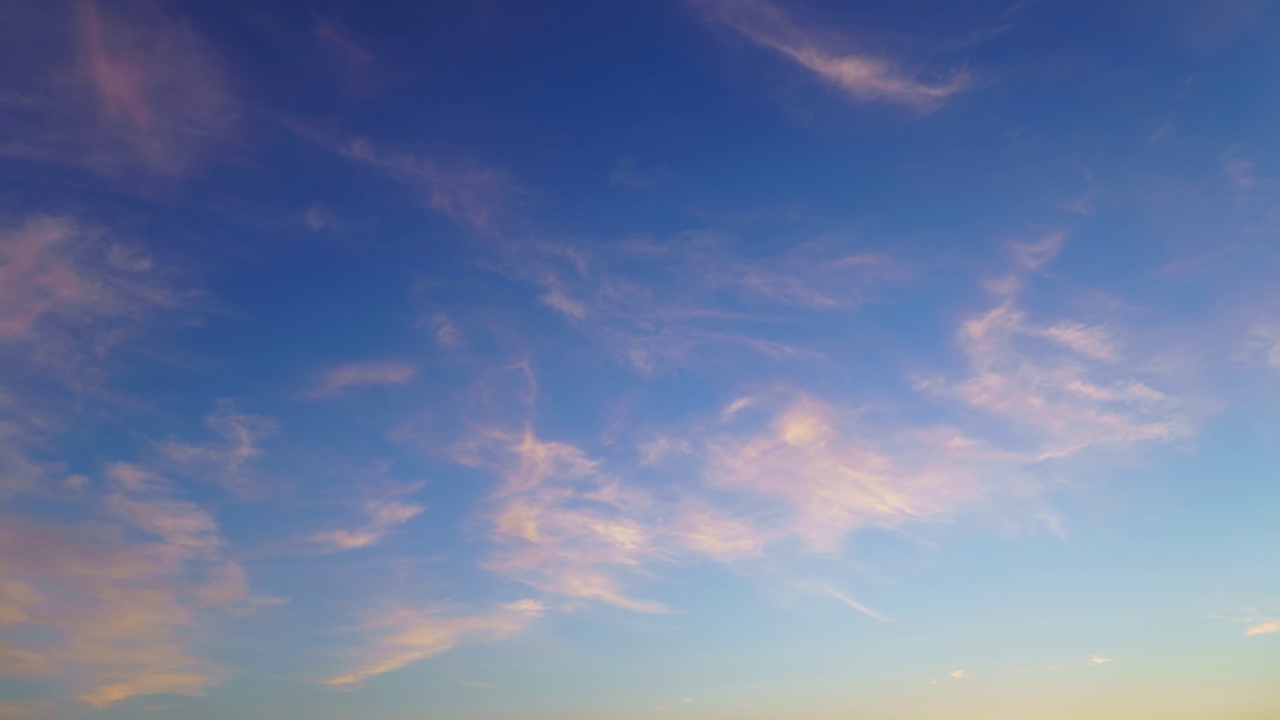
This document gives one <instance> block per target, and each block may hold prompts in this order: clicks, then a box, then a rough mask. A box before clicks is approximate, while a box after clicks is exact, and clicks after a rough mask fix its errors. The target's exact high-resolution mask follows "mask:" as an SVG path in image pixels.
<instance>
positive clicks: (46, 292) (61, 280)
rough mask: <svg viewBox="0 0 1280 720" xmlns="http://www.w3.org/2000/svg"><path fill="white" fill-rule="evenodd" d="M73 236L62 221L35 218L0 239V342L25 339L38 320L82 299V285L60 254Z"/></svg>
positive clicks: (70, 226) (71, 227) (73, 228)
mask: <svg viewBox="0 0 1280 720" xmlns="http://www.w3.org/2000/svg"><path fill="white" fill-rule="evenodd" d="M75 232H76V226H75V224H74V223H72V222H70V221H69V220H66V219H65V218H44V217H36V218H30V219H28V220H27V222H26V224H25V225H23V226H22V227H20V228H18V229H17V230H16V231H12V232H7V233H5V234H4V235H0V258H2V259H3V263H0V339H4V338H13V337H19V336H23V335H26V334H28V333H29V332H30V331H31V329H32V326H33V325H34V324H35V323H36V321H38V320H39V319H40V318H41V317H42V316H44V315H46V314H47V313H50V312H53V311H56V310H59V309H65V308H69V307H73V306H75V305H77V304H79V303H80V302H81V301H82V299H83V296H84V294H85V292H86V290H85V282H84V280H83V279H82V278H81V277H80V274H79V272H78V271H77V270H76V269H75V268H74V267H73V266H72V265H71V264H70V263H69V262H68V261H67V260H66V259H65V258H64V257H63V256H62V253H61V252H60V251H61V250H63V246H65V244H66V243H67V242H68V241H69V240H70V239H71V238H72V237H74V235H75Z"/></svg>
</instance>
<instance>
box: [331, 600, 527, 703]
mask: <svg viewBox="0 0 1280 720" xmlns="http://www.w3.org/2000/svg"><path fill="white" fill-rule="evenodd" d="M544 610H545V609H544V608H543V606H542V604H541V603H539V602H536V601H534V600H519V601H516V602H513V603H509V604H507V605H504V606H502V607H501V608H498V609H496V610H494V611H491V612H488V613H479V614H449V613H448V612H445V611H432V610H426V611H413V610H402V611H398V612H394V613H390V614H388V615H385V616H383V617H379V618H376V619H375V620H373V621H371V622H369V623H368V624H367V625H366V628H365V629H366V630H367V631H368V632H371V633H373V634H374V635H376V640H375V641H374V643H373V644H372V646H371V647H368V648H364V649H361V650H359V651H357V653H356V655H357V657H358V661H357V663H356V665H355V667H354V668H353V669H352V670H350V671H348V672H345V673H343V674H341V675H336V676H334V677H331V678H329V679H327V680H325V681H324V682H325V684H327V685H338V686H341V685H356V684H359V683H361V682H363V681H365V680H366V679H368V678H370V677H373V676H374V675H380V674H382V673H385V672H390V671H392V670H397V669H399V668H402V667H404V666H406V665H408V664H410V663H413V662H416V661H418V660H423V659H425V658H428V657H431V656H433V655H439V654H440V653H442V652H445V651H446V650H449V649H450V648H453V647H454V646H456V645H458V644H459V643H462V642H475V641H493V640H502V639H505V638H509V637H512V636H514V635H517V634H519V633H521V632H523V631H524V629H525V628H526V627H527V626H528V625H529V623H531V622H533V621H534V620H536V619H537V618H539V617H541V616H542V614H543V612H544Z"/></svg>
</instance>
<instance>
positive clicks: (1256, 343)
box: [1241, 325, 1280, 370]
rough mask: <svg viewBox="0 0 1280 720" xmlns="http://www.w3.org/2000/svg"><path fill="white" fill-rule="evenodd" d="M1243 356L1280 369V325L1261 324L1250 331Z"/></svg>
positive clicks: (1274, 368)
mask: <svg viewBox="0 0 1280 720" xmlns="http://www.w3.org/2000/svg"><path fill="white" fill-rule="evenodd" d="M1241 355H1242V358H1243V359H1245V360H1248V361H1251V362H1257V363H1259V364H1261V365H1266V366H1267V367H1269V368H1271V369H1272V370H1280V325H1259V326H1257V327H1254V328H1253V329H1252V330H1250V332H1249V337H1248V339H1247V340H1246V341H1245V344H1244V351H1243V353H1241Z"/></svg>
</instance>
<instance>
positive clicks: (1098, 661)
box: [1088, 655, 1115, 665]
mask: <svg viewBox="0 0 1280 720" xmlns="http://www.w3.org/2000/svg"><path fill="white" fill-rule="evenodd" d="M1109 662H1115V659H1114V658H1109V657H1104V656H1102V655H1090V656H1089V662H1088V664H1089V665H1106V664H1107V663H1109Z"/></svg>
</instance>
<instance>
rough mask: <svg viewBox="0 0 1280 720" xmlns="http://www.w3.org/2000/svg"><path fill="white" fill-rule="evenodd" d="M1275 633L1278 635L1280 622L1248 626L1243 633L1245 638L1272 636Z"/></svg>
mask: <svg viewBox="0 0 1280 720" xmlns="http://www.w3.org/2000/svg"><path fill="white" fill-rule="evenodd" d="M1275 633H1280V620H1268V621H1266V622H1261V623H1258V624H1257V625H1250V626H1249V627H1248V628H1246V629H1245V631H1244V635H1245V637H1256V636H1258V635H1273V634H1275Z"/></svg>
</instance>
